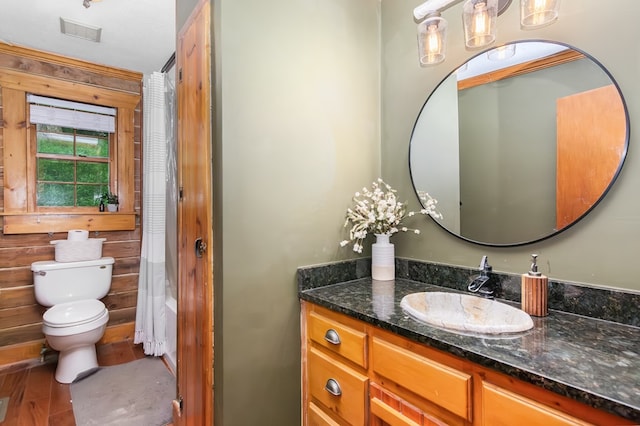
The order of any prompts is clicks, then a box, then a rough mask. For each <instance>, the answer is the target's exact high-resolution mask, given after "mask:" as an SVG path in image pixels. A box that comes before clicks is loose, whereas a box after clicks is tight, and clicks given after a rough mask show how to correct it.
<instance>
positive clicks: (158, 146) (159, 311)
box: [134, 72, 167, 356]
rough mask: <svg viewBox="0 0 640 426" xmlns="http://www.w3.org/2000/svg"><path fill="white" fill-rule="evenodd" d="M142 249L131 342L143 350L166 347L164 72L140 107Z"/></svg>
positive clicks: (150, 86) (147, 89)
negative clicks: (134, 326)
mask: <svg viewBox="0 0 640 426" xmlns="http://www.w3.org/2000/svg"><path fill="white" fill-rule="evenodd" d="M143 117H144V119H143V127H144V137H143V149H142V150H143V154H144V155H143V162H142V170H143V177H142V182H143V187H142V250H141V254H140V276H139V279H138V305H137V308H136V329H135V331H136V332H135V338H134V343H142V344H143V348H144V353H145V354H147V355H154V356H160V355H162V354H164V353H165V350H166V340H167V338H166V320H165V226H166V225H165V216H166V213H165V197H166V180H165V179H166V165H167V151H166V150H167V147H166V136H167V135H166V125H165V123H166V121H165V120H166V114H165V75H164V74H162V73H159V72H154V73H153V74H152V75H151V76H150V77H149V78H148V79H147V81H146V84H145V87H144V110H143Z"/></svg>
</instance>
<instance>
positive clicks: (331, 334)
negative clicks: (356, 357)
mask: <svg viewBox="0 0 640 426" xmlns="http://www.w3.org/2000/svg"><path fill="white" fill-rule="evenodd" d="M324 340H326V341H327V342H329V343H331V344H332V345H339V344H340V336H339V335H338V332H337V331H335V330H334V329H333V328H330V329H328V330H327V332H326V333H325V334H324Z"/></svg>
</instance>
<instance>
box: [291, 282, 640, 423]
mask: <svg viewBox="0 0 640 426" xmlns="http://www.w3.org/2000/svg"><path fill="white" fill-rule="evenodd" d="M419 291H455V290H452V289H450V288H444V287H439V286H435V285H430V284H425V283H422V282H417V281H412V280H407V279H396V280H395V281H372V280H371V278H363V279H358V280H354V281H349V282H345V283H339V284H333V285H328V286H324V287H318V288H312V289H308V290H302V291H300V293H299V296H300V298H301V299H303V300H306V301H309V302H313V303H316V304H318V305H320V306H323V307H326V308H329V309H331V310H333V311H336V312H341V313H343V314H346V315H349V316H351V317H354V318H357V319H359V320H362V321H365V322H367V323H369V324H372V325H375V326H378V327H380V328H382V329H385V330H389V331H392V332H394V333H397V334H399V335H401V336H404V337H407V338H409V339H412V340H414V341H417V342H421V343H425V344H428V345H429V346H432V347H434V348H437V349H441V350H444V351H446V352H448V353H451V354H453V355H457V356H459V357H461V358H464V359H467V360H469V361H472V362H475V363H477V364H480V365H482V366H485V367H488V368H492V369H494V370H497V371H500V372H502V373H506V374H508V375H510V376H512V377H515V378H518V379H521V380H523V381H526V382H529V383H533V384H535V385H538V386H540V387H542V388H545V389H548V390H551V391H553V392H556V393H558V394H561V395H565V396H568V397H570V398H573V399H575V400H577V401H580V402H583V403H585V404H588V405H590V406H593V407H596V408H599V409H602V410H604V411H608V412H610V413H614V414H616V415H619V416H621V417H624V418H627V419H630V420H632V421H637V422H639V423H640V329H639V328H637V327H633V326H629V325H624V324H618V323H614V322H609V321H604V320H599V319H593V318H588V317H584V316H580V315H575V314H570V313H565V312H560V311H554V310H550V313H549V316H547V317H544V318H536V317H532V318H533V321H534V328H533V329H532V330H530V331H527V332H524V333H520V334H516V335H513V336H509V337H506V338H496V337H493V338H492V337H487V336H472V335H462V334H457V333H453V332H449V331H446V330H443V329H439V328H436V327H432V326H429V325H426V324H422V323H419V322H418V321H416V320H414V319H412V318H410V317H408V316H407V315H406V314H405V313H404V312H403V311H402V308H400V300H401V299H402V297H404V296H405V295H407V294H409V293H414V292H419ZM506 303H511V302H506ZM511 304H512V303H511ZM516 306H517V305H516Z"/></svg>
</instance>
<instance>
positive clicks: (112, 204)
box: [100, 191, 118, 212]
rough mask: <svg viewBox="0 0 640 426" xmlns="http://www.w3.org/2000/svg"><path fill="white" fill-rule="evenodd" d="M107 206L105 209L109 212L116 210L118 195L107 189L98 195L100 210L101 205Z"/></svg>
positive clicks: (102, 209)
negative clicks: (100, 195)
mask: <svg viewBox="0 0 640 426" xmlns="http://www.w3.org/2000/svg"><path fill="white" fill-rule="evenodd" d="M105 205H106V206H107V211H109V212H117V211H118V196H117V195H116V194H114V193H112V192H111V191H107V192H105V193H104V194H102V197H100V206H101V207H100V211H104V207H103V206H105Z"/></svg>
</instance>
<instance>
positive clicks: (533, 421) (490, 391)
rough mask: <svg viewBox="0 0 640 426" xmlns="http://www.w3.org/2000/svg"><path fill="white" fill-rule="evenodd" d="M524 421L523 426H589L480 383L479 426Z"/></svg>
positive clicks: (534, 402) (523, 398)
mask: <svg viewBox="0 0 640 426" xmlns="http://www.w3.org/2000/svg"><path fill="white" fill-rule="evenodd" d="M523 419H527V426H567V425H590V424H591V423H587V422H584V421H582V420H580V419H576V418H575V417H572V416H569V415H567V414H565V413H562V412H560V411H557V410H554V409H553V408H551V407H547V406H546V405H543V404H540V403H539V402H536V401H534V400H532V399H529V398H526V397H524V396H522V395H518V394H516V393H513V392H510V391H508V390H506V389H502V388H501V387H499V386H496V385H493V384H491V383H487V382H482V425H484V426H501V425H515V424H520V423H522V420H523Z"/></svg>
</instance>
